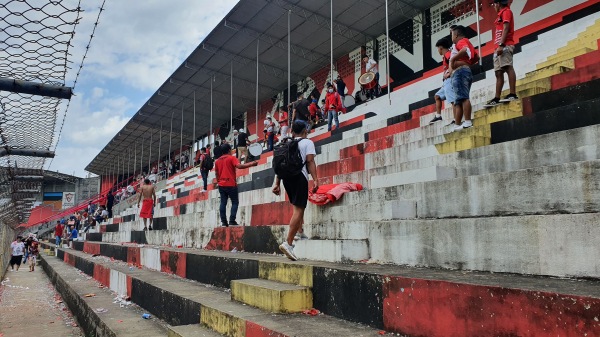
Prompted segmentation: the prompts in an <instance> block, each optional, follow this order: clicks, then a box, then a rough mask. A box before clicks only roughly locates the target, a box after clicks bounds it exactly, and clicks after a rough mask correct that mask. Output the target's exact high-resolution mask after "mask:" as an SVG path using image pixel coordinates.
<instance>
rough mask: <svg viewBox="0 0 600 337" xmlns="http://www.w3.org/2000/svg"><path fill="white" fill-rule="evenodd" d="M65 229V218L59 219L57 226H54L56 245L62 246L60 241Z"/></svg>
mask: <svg viewBox="0 0 600 337" xmlns="http://www.w3.org/2000/svg"><path fill="white" fill-rule="evenodd" d="M64 230H65V225H64V220H57V221H56V227H54V236H55V238H56V242H55V243H56V247H60V241H61V240H62V236H63V231H64Z"/></svg>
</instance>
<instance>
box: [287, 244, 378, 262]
mask: <svg viewBox="0 0 600 337" xmlns="http://www.w3.org/2000/svg"><path fill="white" fill-rule="evenodd" d="M295 245H296V247H295V248H294V253H295V254H296V256H297V257H298V258H299V259H307V260H313V261H327V262H349V261H363V260H368V259H369V258H370V256H369V242H368V241H367V240H346V239H338V240H298V241H296V243H295Z"/></svg>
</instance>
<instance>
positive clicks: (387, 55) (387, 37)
mask: <svg viewBox="0 0 600 337" xmlns="http://www.w3.org/2000/svg"><path fill="white" fill-rule="evenodd" d="M385 65H386V68H387V70H386V73H387V74H386V77H387V94H388V95H387V96H388V102H389V104H390V105H392V88H391V87H390V74H391V72H390V69H391V66H390V16H389V14H388V0H385Z"/></svg>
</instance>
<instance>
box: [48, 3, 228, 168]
mask: <svg viewBox="0 0 600 337" xmlns="http://www.w3.org/2000/svg"><path fill="white" fill-rule="evenodd" d="M67 1H70V2H73V3H74V4H76V1H75V0H67ZM101 2H102V1H101V0H98V1H85V2H82V6H83V9H84V12H83V13H82V18H81V21H80V24H79V25H78V26H77V28H76V34H75V37H74V39H73V41H72V45H73V47H71V48H70V50H69V52H70V54H71V55H70V57H69V60H70V61H72V62H73V64H72V65H71V68H72V69H71V70H70V71H69V72H68V74H67V85H71V84H72V83H73V81H74V79H75V74H76V72H77V69H78V67H79V63H80V61H81V59H82V57H83V53H84V51H85V47H86V45H87V43H88V40H89V37H90V34H91V32H92V28H93V24H94V22H95V20H96V17H97V15H98V10H99V5H100V4H101ZM237 2H238V1H237V0H221V1H208V0H172V1H164V0H146V1H144V2H143V5H140V2H138V1H108V2H106V7H105V11H104V12H103V13H102V15H101V17H100V22H99V25H98V27H97V29H96V32H95V34H94V38H93V40H92V44H91V48H90V50H89V52H88V54H87V56H86V60H85V63H84V67H83V70H82V72H81V75H80V77H79V80H78V82H77V86H76V88H75V91H74V92H75V94H76V96H74V97H73V98H72V101H71V107H70V108H69V111H68V115H67V119H66V121H65V126H64V128H63V131H62V136H61V140H60V143H59V144H58V147H57V149H56V158H55V159H54V160H53V162H52V166H51V167H50V169H51V170H59V171H61V172H64V173H67V174H73V172H75V175H77V176H85V175H86V173H85V171H84V168H85V167H86V166H87V164H88V163H90V162H91V161H92V159H93V158H94V157H95V156H96V155H97V154H98V153H99V152H100V150H101V149H102V148H103V147H104V146H105V145H106V144H107V143H108V142H109V141H110V140H111V139H112V138H113V137H114V135H115V134H116V133H117V132H118V131H120V130H121V129H122V128H123V126H124V125H125V124H126V123H127V121H128V120H129V119H130V118H131V116H132V115H133V114H134V113H135V112H136V111H137V109H139V108H140V107H141V106H142V105H143V104H144V103H145V102H146V101H147V100H148V98H149V97H150V96H151V95H152V93H153V92H154V91H156V90H157V89H158V87H159V86H160V85H161V84H162V83H163V82H165V81H166V80H167V79H168V77H169V76H170V75H171V74H172V73H173V71H174V70H175V69H176V68H177V67H178V66H179V65H181V63H183V61H184V60H185V58H187V56H188V55H189V54H190V53H191V52H192V51H193V50H194V49H195V48H196V47H197V46H198V45H199V44H200V42H201V41H202V40H203V39H204V38H205V36H206V35H207V34H208V33H209V32H210V31H211V30H212V29H213V28H214V27H215V26H216V25H217V24H218V23H219V22H220V21H221V20H222V19H223V18H224V17H225V15H226V14H227V13H228V12H229V10H230V9H231V8H233V6H234V5H235V4H236V3H237ZM61 105H62V109H61V110H59V115H62V114H63V113H64V107H65V104H64V102H63V104H61ZM58 123H61V118H59V121H58ZM59 125H60V124H58V125H57V128H58V127H59ZM55 139H56V138H55ZM47 163H49V161H47ZM47 165H48V164H47Z"/></svg>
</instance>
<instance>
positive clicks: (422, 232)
mask: <svg viewBox="0 0 600 337" xmlns="http://www.w3.org/2000/svg"><path fill="white" fill-rule="evenodd" d="M599 216H600V213H583V214H568V215H563V214H549V215H527V216H504V217H479V218H449V219H414V220H395V221H380V222H366V221H355V222H347V223H328V224H320V225H306V226H305V229H304V230H305V232H306V234H307V235H308V236H309V237H320V238H323V240H319V241H328V240H326V239H329V241H334V240H340V239H341V238H349V237H351V238H353V239H354V240H357V241H358V240H359V239H361V238H363V239H368V242H369V255H370V262H371V263H374V264H395V265H407V266H415V267H428V268H443V269H457V270H480V271H489V272H502V273H515V274H528V275H551V276H557V277H583V278H586V277H590V278H598V277H599V276H600V272H599V271H600V263H599V262H598V261H596V260H595V259H589V258H588V257H587V256H589V254H598V253H600V251H598V248H597V247H599V246H600V239H598V235H600V232H599V229H598V228H597V219H598V217H599ZM308 241H309V242H311V241H317V240H308ZM311 248H313V249H314V250H316V251H314V252H313V254H314V255H315V256H316V257H317V258H316V259H317V260H323V258H322V256H328V255H330V254H331V249H327V248H325V247H319V246H316V245H315V246H311ZM507 251H510V254H507V253H506V252H507ZM319 256H321V258H319ZM353 261H355V262H356V261H361V260H358V259H356V260H353Z"/></svg>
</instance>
